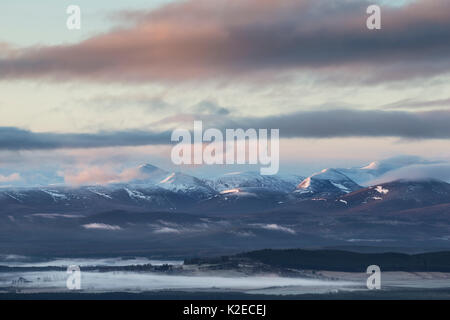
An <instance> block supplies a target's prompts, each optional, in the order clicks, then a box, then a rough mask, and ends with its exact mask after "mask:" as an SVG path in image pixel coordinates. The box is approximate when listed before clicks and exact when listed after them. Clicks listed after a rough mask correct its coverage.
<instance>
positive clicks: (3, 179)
mask: <svg viewBox="0 0 450 320" xmlns="http://www.w3.org/2000/svg"><path fill="white" fill-rule="evenodd" d="M20 179H21V176H20V174H18V173H12V174H10V175H9V176H4V175H1V174H0V183H5V182H14V181H18V180H20Z"/></svg>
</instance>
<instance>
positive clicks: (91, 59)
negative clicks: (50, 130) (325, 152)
mask: <svg viewBox="0 0 450 320" xmlns="http://www.w3.org/2000/svg"><path fill="white" fill-rule="evenodd" d="M370 4H372V3H371V2H370V1H356V0H349V1H330V0H297V1H293V0H280V1H269V0H215V1H211V0H189V1H183V2H181V3H175V4H169V5H166V6H163V7H162V8H160V9H157V10H154V11H150V12H133V11H131V12H130V11H128V12H122V13H121V14H120V15H121V17H122V18H126V19H127V20H128V21H134V22H135V23H134V26H132V27H130V28H127V29H120V30H117V29H114V30H112V31H110V32H109V33H105V34H101V35H97V36H94V37H92V38H90V39H87V40H85V41H82V42H80V43H78V44H73V45H59V46H41V47H31V48H25V49H16V50H13V49H11V48H10V47H8V48H7V49H4V50H2V51H3V52H7V54H2V53H0V77H1V78H3V79H10V78H49V79H62V80H65V79H74V78H82V79H87V80H94V81H167V80H170V81H177V80H183V81H185V80H198V79H218V78H219V79H220V78H230V77H233V78H239V79H240V78H243V77H245V78H249V77H252V75H255V74H257V75H261V74H264V75H266V74H268V75H269V76H273V75H279V74H281V73H289V72H292V71H299V70H314V71H316V74H318V76H320V75H322V76H325V77H328V78H330V79H331V80H332V79H333V78H334V77H337V78H339V79H340V80H339V81H341V82H342V81H343V80H357V81H386V80H400V79H409V78H411V77H427V76H433V75H437V74H443V73H447V72H449V71H450V61H449V59H448V56H450V41H449V39H450V2H449V1H448V0H418V1H416V2H414V3H412V4H409V5H405V6H402V7H400V8H392V7H383V8H382V29H381V30H376V31H374V30H368V29H367V28H366V18H367V14H366V8H367V6H368V5H370ZM0 50H1V49H0ZM11 50H13V51H11ZM341 72H342V73H341Z"/></svg>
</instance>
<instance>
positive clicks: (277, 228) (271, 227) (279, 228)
mask: <svg viewBox="0 0 450 320" xmlns="http://www.w3.org/2000/svg"><path fill="white" fill-rule="evenodd" d="M261 228H263V229H266V230H275V231H281V232H286V233H290V234H295V230H293V229H291V228H288V227H283V226H280V225H278V224H275V223H272V224H266V225H263V226H261Z"/></svg>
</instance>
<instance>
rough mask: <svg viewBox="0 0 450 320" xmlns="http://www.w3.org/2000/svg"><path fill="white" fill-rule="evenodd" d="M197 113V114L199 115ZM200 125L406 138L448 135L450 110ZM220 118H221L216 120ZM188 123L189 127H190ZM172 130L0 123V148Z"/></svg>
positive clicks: (143, 141) (153, 137)
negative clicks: (48, 128) (30, 127)
mask: <svg viewBox="0 0 450 320" xmlns="http://www.w3.org/2000/svg"><path fill="white" fill-rule="evenodd" d="M200 119H201V118H200ZM194 120H199V118H198V117H196V116H195V115H179V116H175V117H170V118H167V119H165V120H164V121H162V122H165V123H167V124H170V123H173V124H177V125H178V124H179V123H180V122H184V123H186V121H188V122H190V124H192V122H193V121H194ZM203 120H204V122H205V125H204V129H207V128H208V124H213V125H214V127H216V126H217V125H218V124H219V125H220V126H219V127H218V128H221V129H222V130H225V129H232V128H244V129H246V128H256V129H260V128H262V129H280V137H282V138H331V137H400V138H407V139H448V138H450V126H449V125H448V124H449V123H450V110H438V111H428V112H406V111H373V110H372V111H370V110H367V111H358V110H327V111H306V112H295V113H289V114H282V115H274V116H267V117H247V118H236V117H228V118H223V117H218V116H212V115H207V116H206V117H204V118H203ZM217 120H219V121H217ZM188 128H189V127H188ZM170 136H171V131H169V130H168V131H164V132H149V131H138V130H130V131H117V132H98V133H40V132H32V131H27V130H23V129H18V128H15V127H0V150H39V149H41V150H42V149H62V148H67V149H77V148H104V147H119V146H120V147H124V146H146V145H170V144H171V143H172V142H171V140H170Z"/></svg>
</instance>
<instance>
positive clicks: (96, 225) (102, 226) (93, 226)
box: [83, 223, 122, 231]
mask: <svg viewBox="0 0 450 320" xmlns="http://www.w3.org/2000/svg"><path fill="white" fill-rule="evenodd" d="M83 228H85V229H100V230H113V231H115V230H121V229H122V228H121V227H119V226H116V225H110V224H105V223H88V224H83Z"/></svg>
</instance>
